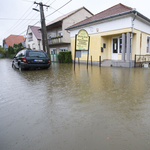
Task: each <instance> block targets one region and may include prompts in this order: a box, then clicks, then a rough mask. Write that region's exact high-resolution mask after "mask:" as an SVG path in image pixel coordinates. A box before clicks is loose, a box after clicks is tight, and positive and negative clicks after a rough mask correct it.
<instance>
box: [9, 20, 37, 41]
mask: <svg viewBox="0 0 150 150" xmlns="http://www.w3.org/2000/svg"><path fill="white" fill-rule="evenodd" d="M38 23H39V21H38V22H36V23H35V24H34V25H32V26H30V27H33V26H35V25H36V24H38ZM26 31H27V30H25V31H23V32H21V33H20V34H19V35H16V36H15V37H13V38H11V39H9V40H7V41H10V40H12V39H14V38H17V37H18V36H20V35H22V34H23V33H24V32H26Z"/></svg>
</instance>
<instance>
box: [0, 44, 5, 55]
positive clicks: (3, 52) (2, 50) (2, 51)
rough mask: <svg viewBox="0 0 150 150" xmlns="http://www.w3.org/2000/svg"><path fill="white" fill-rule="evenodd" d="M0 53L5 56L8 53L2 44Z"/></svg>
mask: <svg viewBox="0 0 150 150" xmlns="http://www.w3.org/2000/svg"><path fill="white" fill-rule="evenodd" d="M0 54H1V57H5V55H6V50H5V49H4V47H1V46H0Z"/></svg>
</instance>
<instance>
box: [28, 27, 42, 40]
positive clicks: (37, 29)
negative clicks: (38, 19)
mask: <svg viewBox="0 0 150 150" xmlns="http://www.w3.org/2000/svg"><path fill="white" fill-rule="evenodd" d="M29 27H30V29H31V30H32V32H33V33H34V35H35V37H36V38H37V39H38V40H41V31H40V27H37V26H31V25H29Z"/></svg>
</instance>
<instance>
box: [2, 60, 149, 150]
mask: <svg viewBox="0 0 150 150" xmlns="http://www.w3.org/2000/svg"><path fill="white" fill-rule="evenodd" d="M149 149H150V69H146V68H145V69H144V68H133V69H130V68H115V67H102V68H99V67H98V66H93V67H91V66H89V69H88V70H87V69H86V65H80V66H79V65H76V70H75V71H74V68H73V64H56V63H53V64H52V65H51V67H50V68H49V69H48V70H31V71H23V72H20V71H19V70H17V69H12V67H11V60H9V59H0V150H149Z"/></svg>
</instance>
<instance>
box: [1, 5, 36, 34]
mask: <svg viewBox="0 0 150 150" xmlns="http://www.w3.org/2000/svg"><path fill="white" fill-rule="evenodd" d="M32 6H33V4H32V5H31V6H30V7H29V9H31V8H32ZM29 9H28V10H27V11H26V12H25V13H24V14H23V16H24V15H25V14H26V13H27V12H28V11H29ZM23 16H22V17H23ZM22 17H21V18H22ZM21 18H20V19H21ZM18 22H19V21H18ZM15 24H16V23H15ZM15 24H14V25H15ZM14 25H13V26H12V27H11V28H10V29H9V30H7V31H6V32H5V33H3V34H2V35H4V34H6V33H7V32H9V31H10V30H12V28H13V27H14Z"/></svg>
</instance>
